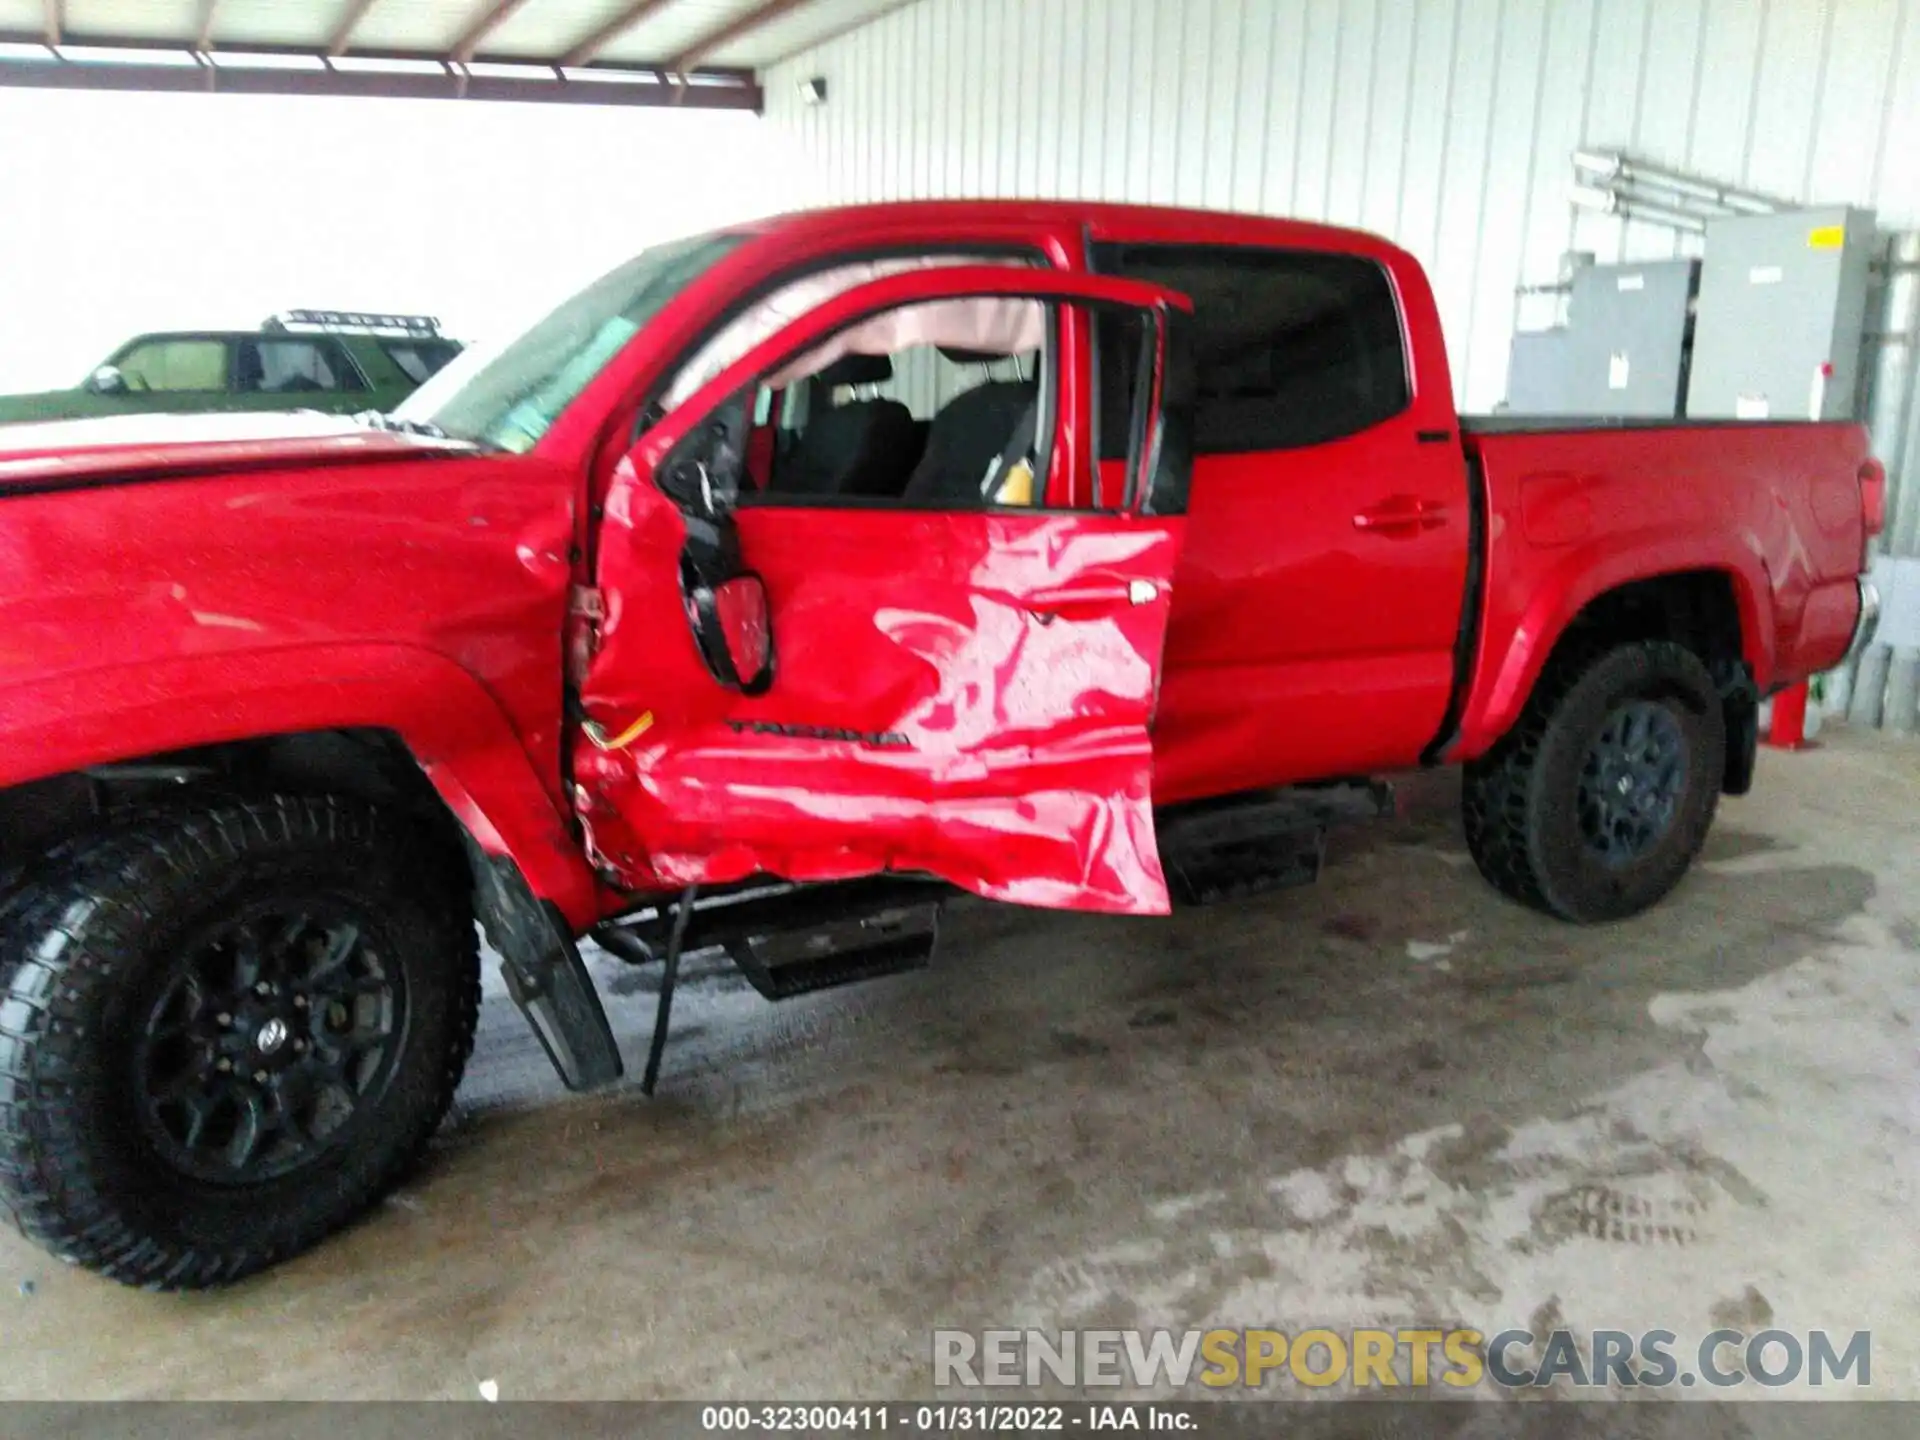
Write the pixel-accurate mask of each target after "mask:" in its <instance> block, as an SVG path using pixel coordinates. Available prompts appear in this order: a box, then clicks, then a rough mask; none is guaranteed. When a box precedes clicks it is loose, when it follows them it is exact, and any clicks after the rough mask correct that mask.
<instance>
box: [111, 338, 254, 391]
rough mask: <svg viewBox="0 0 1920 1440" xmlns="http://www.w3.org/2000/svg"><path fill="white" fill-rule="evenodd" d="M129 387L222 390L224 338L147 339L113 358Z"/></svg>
mask: <svg viewBox="0 0 1920 1440" xmlns="http://www.w3.org/2000/svg"><path fill="white" fill-rule="evenodd" d="M113 364H114V368H116V369H117V370H119V372H120V373H121V375H122V376H124V377H125V378H126V382H127V388H128V389H130V390H133V391H141V390H158V391H182V390H225V389H226V388H227V345H226V342H225V341H224V340H189V339H173V340H148V341H146V342H144V343H143V344H139V345H136V346H134V347H133V348H132V349H131V350H129V351H127V353H126V354H124V355H122V356H121V357H120V358H119V359H118V360H115V361H114V362H113Z"/></svg>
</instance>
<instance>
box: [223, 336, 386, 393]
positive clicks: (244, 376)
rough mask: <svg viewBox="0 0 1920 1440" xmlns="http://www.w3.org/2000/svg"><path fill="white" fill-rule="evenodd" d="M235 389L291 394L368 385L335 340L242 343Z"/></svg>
mask: <svg viewBox="0 0 1920 1440" xmlns="http://www.w3.org/2000/svg"><path fill="white" fill-rule="evenodd" d="M233 388H234V389H236V390H239V391H241V392H242V393H244V394H249V395H251V394H267V395H291V394H301V393H312V392H314V391H322V390H328V391H339V390H364V389H365V388H366V386H365V385H364V383H362V381H361V379H360V377H359V375H358V374H356V373H355V371H354V369H353V366H352V365H351V364H350V363H349V362H348V360H347V358H346V356H345V355H344V354H343V353H342V352H341V350H340V347H339V346H338V345H336V344H334V343H333V342H332V341H331V340H242V341H241V342H240V344H239V346H238V348H237V350H236V352H235V355H234V371H233Z"/></svg>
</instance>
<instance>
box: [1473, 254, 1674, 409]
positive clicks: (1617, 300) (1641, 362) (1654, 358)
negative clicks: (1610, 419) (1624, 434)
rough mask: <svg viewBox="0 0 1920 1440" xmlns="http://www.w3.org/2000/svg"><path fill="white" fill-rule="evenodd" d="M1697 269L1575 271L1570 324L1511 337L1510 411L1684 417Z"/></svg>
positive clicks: (1660, 265)
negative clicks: (1683, 407) (1688, 352)
mask: <svg viewBox="0 0 1920 1440" xmlns="http://www.w3.org/2000/svg"><path fill="white" fill-rule="evenodd" d="M1698 273H1699V269H1698V262H1696V261H1693V260H1658V261H1652V262H1649V263H1647V264H1644V265H1589V266H1586V267H1585V268H1583V269H1581V270H1578V271H1576V272H1575V273H1574V275H1573V277H1572V279H1571V281H1570V282H1569V285H1568V300H1567V323H1566V324H1565V325H1564V326H1562V327H1559V328H1557V329H1553V330H1537V331H1531V332H1526V331H1523V332H1521V333H1519V334H1516V335H1515V336H1514V337H1513V351H1512V357H1511V360H1510V363H1509V369H1508V377H1507V408H1508V409H1509V410H1510V411H1512V412H1513V413H1515V414H1520V415H1568V416H1574V415H1585V416H1594V415H1602V416H1623V417H1637V418H1653V419H1668V420H1671V419H1673V418H1675V417H1676V416H1678V415H1679V414H1680V410H1681V404H1682V400H1683V398H1684V396H1685V392H1686V377H1687V346H1688V339H1689V328H1690V326H1691V323H1692V307H1693V295H1694V287H1695V283H1696V280H1697V277H1698Z"/></svg>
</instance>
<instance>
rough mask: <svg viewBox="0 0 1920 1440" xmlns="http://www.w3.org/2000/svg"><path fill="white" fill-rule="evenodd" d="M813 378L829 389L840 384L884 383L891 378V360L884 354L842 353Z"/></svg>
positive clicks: (833, 388) (834, 388)
mask: <svg viewBox="0 0 1920 1440" xmlns="http://www.w3.org/2000/svg"><path fill="white" fill-rule="evenodd" d="M813 378H814V379H815V380H817V381H819V382H820V384H821V385H823V386H825V387H826V388H827V389H829V390H837V389H839V388H840V387H841V386H842V385H884V384H886V382H887V381H889V380H891V379H892V378H893V361H891V360H889V359H888V358H887V357H886V356H885V355H842V356H841V357H840V358H839V359H838V360H836V361H834V362H833V363H832V364H831V365H829V366H827V368H826V369H824V370H822V371H821V372H820V373H819V374H818V375H815V376H814V377H813Z"/></svg>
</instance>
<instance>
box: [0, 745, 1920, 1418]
mask: <svg viewBox="0 0 1920 1440" xmlns="http://www.w3.org/2000/svg"><path fill="white" fill-rule="evenodd" d="M1822 739H1823V742H1824V743H1823V745H1822V747H1821V748H1820V749H1818V750H1815V751H1812V752H1808V753H1805V754H1799V755H1778V754H1768V755H1767V756H1765V757H1764V759H1763V761H1762V768H1761V775H1760V781H1759V786H1758V790H1757V793H1756V795H1755V796H1754V797H1751V798H1749V799H1746V800H1741V801H1730V802H1727V803H1726V804H1725V805H1724V807H1723V809H1722V812H1721V820H1720V823H1719V825H1718V827H1717V828H1716V831H1715V833H1714V836H1713V839H1712V842H1711V845H1710V849H1709V853H1708V856H1707V859H1706V862H1705V863H1704V864H1703V866H1702V867H1701V868H1700V869H1699V870H1698V871H1697V872H1696V873H1695V875H1694V876H1693V877H1692V878H1691V879H1690V880H1689V881H1688V882H1687V884H1686V885H1685V886H1684V887H1683V888H1682V890H1681V891H1680V892H1679V894H1678V895H1677V896H1676V897H1674V898H1673V899H1672V900H1670V901H1669V902H1668V903H1667V904H1666V905H1665V906H1663V907H1661V908H1660V909H1659V910H1658V911H1657V912H1655V913H1654V914H1651V915H1649V916H1646V917H1643V918H1641V919H1639V920H1637V921H1633V922H1630V923H1627V924H1623V925H1620V926H1616V927H1613V928H1609V929H1600V930H1576V929H1573V928H1569V927H1566V926H1562V925H1558V924H1555V923H1551V922H1549V921H1547V920H1545V919H1542V918H1540V917H1538V916H1535V915H1533V914H1530V913H1528V912H1526V911H1523V910H1521V909H1518V908H1516V907H1514V906H1512V905H1509V904H1506V903H1504V902H1502V901H1501V900H1499V899H1497V898H1496V897H1495V896H1494V895H1493V894H1492V893H1491V892H1490V891H1489V890H1488V889H1487V888H1486V887H1485V886H1484V885H1483V884H1482V883H1481V882H1480V880H1479V878H1478V876H1477V875H1476V874H1475V873H1474V871H1473V868H1472V865H1471V862H1470V861H1469V860H1468V858H1467V856H1466V854H1465V852H1464V849H1463V847H1462V844H1461V841H1460V839H1459V833H1458V823H1457V815H1456V813H1455V811H1456V808H1457V785H1456V784H1455V783H1454V782H1453V780H1452V777H1450V776H1427V777H1420V778H1419V779H1417V780H1416V781H1414V782H1412V783H1410V784H1407V785H1405V786H1403V789H1402V794H1403V797H1404V798H1405V800H1406V802H1407V810H1408V814H1407V815H1406V817H1405V818H1404V819H1402V820H1400V821H1397V822H1394V823H1390V824H1383V825H1381V826H1378V827H1376V828H1374V829H1372V830H1370V831H1366V832H1359V833H1356V834H1354V835H1352V836H1350V837H1345V838H1343V839H1342V840H1341V841H1340V842H1338V843H1337V844H1336V848H1335V851H1334V854H1333V856H1332V860H1331V864H1330V867H1329V870H1328V873H1327V875H1326V876H1325V878H1324V879H1323V880H1322V882H1321V884H1320V885H1319V886H1318V887H1316V888H1313V889H1308V890H1294V891H1289V892H1283V893H1278V894H1274V895H1270V896H1267V897H1263V898H1259V899H1255V900H1248V901H1240V902H1236V903H1231V904H1227V905H1223V906H1219V907H1216V908H1213V909H1210V910H1206V911H1202V912H1197V913H1191V914H1187V915H1183V916H1181V917H1179V918H1178V919H1175V920H1170V921H1164V922H1141V921H1108V920H1102V919H1093V918H1079V917H1066V916H1056V915H1047V914H1042V913H1035V912H1025V911H1016V910H996V909H993V908H990V907H986V906H973V905H969V906H966V907H962V908H959V909H957V910H956V912H955V913H954V914H953V916H952V917H951V922H950V924H949V927H948V931H947V938H946V945H945V950H944V954H943V958H942V961H941V963H940V964H939V965H938V966H936V968H934V969H933V970H931V971H928V972H924V973H921V974H916V975H912V976H906V977H901V978H897V979H893V980H888V981H883V982H879V983H877V984H873V985H868V986H864V987H860V988H857V989H852V990H846V991H841V992H837V993H830V994H826V995H820V996H814V997H809V998H807V999H803V1000H800V1001H796V1002H791V1003H789V1004H788V1005H785V1006H781V1007H773V1006H768V1005H766V1004H764V1003H763V1002H761V1001H760V1000H759V999H758V998H757V997H756V996H754V995H753V994H752V993H751V992H748V991H746V990H744V987H743V985H742V984H741V982H739V980H738V979H737V978H736V977H734V976H733V975H731V974H730V973H728V972H727V971H726V970H725V969H724V968H723V967H721V966H718V965H708V964H704V963H701V962H695V963H694V964H693V966H692V979H691V983H689V984H686V985H685V986H684V987H683V992H682V1003H681V1005H680V1006H679V1008H678V1012H677V1020H678V1025H677V1029H676V1035H675V1040H674V1043H673V1045H672V1046H671V1048H670V1049H669V1051H668V1063H667V1073H666V1078H665V1081H664V1083H663V1086H662V1094H661V1096H660V1098H659V1099H657V1100H654V1101H648V1100H646V1099H644V1098H642V1097H641V1096H640V1095H639V1094H637V1093H636V1092H633V1091H630V1090H629V1091H624V1092H621V1093H615V1094H611V1095H604V1096H599V1097H590V1098H585V1099H567V1098H564V1097H563V1095H562V1093H561V1092H560V1091H559V1089H558V1087H557V1085H556V1084H555V1083H554V1082H553V1081H552V1079H551V1077H550V1076H549V1075H548V1074H546V1073H545V1070H544V1061H542V1060H541V1059H540V1058H539V1056H538V1053H537V1050H536V1049H535V1046H534V1043H533V1041H532V1038H531V1035H530V1034H529V1033H528V1032H527V1031H526V1030H525V1028H524V1026H523V1025H522V1024H521V1022H520V1020H519V1018H518V1016H517V1014H515V1013H514V1012H513V1011H512V1009H511V1007H510V1006H508V1005H506V1004H505V1003H504V1001H502V1000H500V999H498V998H497V997H496V998H494V999H492V1000H490V1002H489V1004H488V1006H487V1007H486V1013H485V1014H484V1015H483V1018H482V1035H481V1042H480V1047H479V1052H478V1054H477V1055H476V1056H475V1060H474V1065H473V1068H472V1071H471V1072H470V1078H469V1080H468V1083H467V1085H466V1087H465V1090H464V1091H463V1095H462V1105H461V1110H460V1113H459V1115H458V1116H457V1118H456V1120H455V1122H454V1123H453V1124H452V1125H451V1126H450V1127H449V1130H448V1132H447V1134H446V1137H445V1139H444V1142H443V1143H442V1144H441V1145H440V1147H439V1148H438V1151H437V1153H436V1155H435V1157H434V1159H433V1161H432V1162H431V1163H430V1165H429V1166H428V1167H427V1169H426V1172H425V1173H424V1174H423V1175H421V1176H420V1177H419V1178H418V1179H417V1180H416V1181H414V1182H413V1183H412V1184H411V1185H410V1186H409V1187H408V1188H407V1189H406V1190H405V1191H404V1192H403V1193H402V1194H400V1195H398V1196H396V1197H395V1198H394V1199H393V1200H392V1201H390V1202H389V1203H388V1204H387V1205H386V1206H385V1207H384V1209H383V1210H382V1211H381V1212H379V1213H378V1214H376V1215H375V1216H373V1217H372V1218H370V1219H369V1220H368V1221H367V1222H366V1223H364V1224H362V1225H360V1226H359V1227H357V1228H356V1229H355V1230H354V1231H353V1232H352V1233H350V1234H347V1235H345V1236H342V1237H340V1238H338V1239H336V1240H335V1241H333V1242H332V1243H330V1244H328V1245H327V1246H325V1247H324V1248H322V1249H321V1250H320V1251H319V1252H317V1253H315V1254H313V1255H310V1256H307V1257H305V1258H304V1259H301V1260H299V1261H296V1262H294V1263H292V1264H290V1265H288V1266H286V1267H284V1268H282V1269H280V1270H278V1271H276V1272H274V1273H272V1274H270V1275H267V1276H264V1277H261V1278H259V1279H256V1280H254V1281H252V1282H249V1283H247V1284H245V1285H243V1286H241V1287H239V1288H236V1289H233V1290H230V1291H226V1292H222V1293H217V1294H212V1295H203V1296H189V1297H184V1298H183V1297H165V1296H155V1295H147V1294H141V1293H136V1292H131V1291H127V1290H123V1289H121V1288H119V1287H116V1286H113V1285H110V1284H107V1283H105V1282H101V1281H98V1280H95V1279H93V1278H92V1277H90V1276H87V1275H84V1274H80V1273H76V1272H73V1271H69V1270H66V1269H64V1268H62V1267H60V1266H59V1265H58V1264H56V1263H54V1262H51V1261H49V1260H48V1259H47V1258H46V1257H45V1256H43V1255H42V1254H41V1253H40V1252H39V1251H37V1250H35V1249H33V1248H31V1247H29V1246H28V1245H26V1244H25V1243H24V1242H22V1241H20V1240H19V1239H18V1238H17V1237H15V1236H13V1235H11V1234H7V1235H6V1236H4V1237H3V1238H0V1282H4V1288H0V1355H4V1357H5V1361H4V1364H0V1397H4V1398H9V1399H15V1398H25V1397H99V1398H105V1397H205V1398H256V1397H313V1398H320V1397H375V1396H378V1397H436V1396H445V1397H467V1398H471V1397H473V1396H475V1395H476V1393H477V1392H478V1387H479V1386H480V1385H481V1383H482V1382H485V1381H492V1382H494V1383H495V1384H496V1385H497V1386H498V1390H499V1394H500V1395H501V1397H502V1398H505V1399H521V1398H532V1397H595V1398H616V1397H622V1398H624V1397H698V1398H703V1399H721V1398H729V1397H756V1398H767V1397H782V1398H801V1397H828V1398H832V1397H838V1398H850V1397H855V1396H858V1397H862V1398H892V1397H909V1396H916V1395H922V1394H925V1393H926V1392H927V1390H928V1388H929V1386H930V1384H931V1377H930V1372H929V1367H928V1354H929V1346H930V1340H929V1331H930V1330H931V1329H932V1328H934V1327H935V1326H960V1327H984V1326H991V1325H1019V1324H1038V1325H1045V1326H1052V1327H1069V1326H1079V1325H1089V1324H1103V1323H1104V1324H1112V1325H1121V1326H1126V1325H1136V1324H1137V1325H1148V1326H1152V1325H1167V1326H1173V1327H1179V1328H1186V1327H1189V1326H1212V1325H1225V1326H1241V1325H1250V1326H1254V1325H1257V1326H1272V1327H1276V1328H1279V1329H1282V1330H1285V1331H1289V1332H1291V1331H1295V1330H1297V1329H1299V1328H1304V1327H1306V1326H1308V1325H1331V1326H1334V1327H1336V1328H1339V1327H1342V1326H1346V1325H1356V1324H1395V1323H1401V1324H1411V1323H1421V1322H1436V1321H1438V1322H1446V1321H1459V1322H1464V1323H1467V1324H1472V1325H1475V1326H1477V1327H1479V1328H1480V1329H1482V1330H1484V1331H1486V1332H1488V1333H1492V1332H1494V1331H1497V1330H1499V1329H1503V1328H1506V1327H1508V1326H1512V1325H1519V1326H1525V1325H1527V1324H1528V1323H1529V1322H1530V1321H1533V1322H1536V1323H1538V1322H1539V1321H1541V1320H1543V1319H1544V1320H1546V1322H1547V1323H1549V1324H1552V1323H1565V1324H1568V1325H1572V1326H1576V1327H1583V1328H1584V1327H1589V1326H1608V1325H1611V1326H1618V1327H1622V1328H1629V1329H1641V1328H1649V1327H1664V1328H1667V1329H1672V1330H1675V1331H1678V1332H1681V1333H1682V1334H1686V1333H1688V1332H1693V1333H1695V1334H1698V1333H1704V1332H1705V1331H1706V1330H1709V1329H1711V1328H1713V1327H1714V1325H1715V1324H1717V1323H1721V1322H1731V1323H1734V1324H1745V1325H1748V1326H1757V1325H1759V1324H1762V1323H1767V1322H1771V1323H1773V1324H1777V1325H1780V1326H1783V1327H1788V1328H1796V1329H1805V1328H1811V1327H1816V1326H1827V1327H1830V1328H1833V1329H1837V1330H1843V1331H1851V1330H1854V1329H1860V1328H1871V1329H1872V1330H1873V1331H1874V1332H1875V1342H1874V1357H1873V1358H1874V1375H1873V1379H1874V1392H1873V1393H1874V1394H1875V1395H1876V1396H1893V1395H1900V1396H1907V1397H1915V1396H1920V1339H1916V1336H1920V1267H1916V1266H1915V1265H1914V1263H1913V1262H1914V1260H1915V1251H1916V1247H1915V1240H1914V1213H1915V1199H1916V1192H1917V1191H1920V1184H1917V1183H1916V1182H1917V1181H1920V1146H1917V1145H1916V1139H1920V1136H1916V1131H1917V1130H1920V1046H1917V1045H1916V1038H1917V1034H1920V845H1917V844H1916V843H1915V836H1916V833H1917V832H1916V825H1915V819H1914V817H1915V815H1916V813H1920V746H1915V745H1912V744H1908V745H1906V746H1904V747H1903V746H1901V745H1900V744H1898V743H1897V742H1891V741H1886V740H1882V739H1881V738H1879V737H1877V736H1867V735H1857V734H1855V735H1849V734H1847V733H1845V732H1839V733H1836V732H1834V731H1831V730H1830V731H1829V732H1828V733H1827V734H1826V735H1824V736H1823V737H1822ZM605 974H606V975H607V977H608V978H609V979H610V981H611V988H612V989H613V990H614V991H615V992H625V993H624V994H621V993H615V994H614V996H613V997H612V1008H613V1010H614V1014H615V1023H616V1028H617V1029H618V1030H619V1032H620V1034H621V1037H622V1041H623V1044H624V1045H625V1047H626V1053H627V1056H628V1061H629V1065H630V1068H632V1069H633V1070H634V1071H636V1072H637V1071H638V1069H639V1067H640V1061H641V1059H642V1058H643V1057H644V1053H645V1038H646V1034H647V1027H648V1025H649V1024H650V1021H651V1010H652V1000H653V997H652V995H651V993H649V992H648V990H647V989H646V988H645V985H642V984H640V983H637V982H646V984H647V985H650V984H651V983H654V982H653V976H652V974H651V973H650V972H636V971H627V970H624V969H621V968H619V967H617V966H614V965H612V963H611V962H608V965H607V969H606V971H605ZM1621 1217H1627V1218H1628V1219H1631V1220H1637V1221H1640V1222H1644V1223H1643V1224H1640V1225H1637V1226H1627V1225H1621V1226H1616V1225H1615V1224H1614V1223H1613V1222H1614V1220H1616V1219H1619V1218H1621ZM1616 1233H1618V1234H1620V1235H1625V1236H1629V1237H1635V1236H1637V1237H1640V1238H1626V1239H1616V1238H1612V1237H1613V1236H1614V1235H1615V1234H1616ZM27 1282H31V1283H30V1284H29V1283H27Z"/></svg>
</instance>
